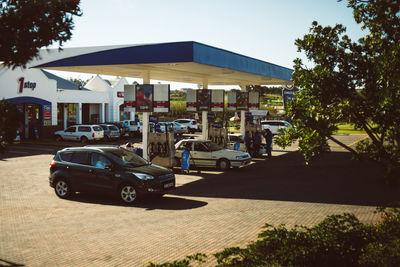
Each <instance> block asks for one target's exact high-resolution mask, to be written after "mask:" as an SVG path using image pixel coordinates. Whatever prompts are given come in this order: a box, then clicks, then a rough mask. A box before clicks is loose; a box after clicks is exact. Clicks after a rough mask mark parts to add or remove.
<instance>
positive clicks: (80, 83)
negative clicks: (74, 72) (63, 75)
mask: <svg viewBox="0 0 400 267" xmlns="http://www.w3.org/2000/svg"><path fill="white" fill-rule="evenodd" d="M69 80H70V81H71V82H73V83H74V84H76V85H78V86H79V88H84V87H85V84H86V83H87V82H88V81H89V80H82V79H79V78H72V77H71V78H69Z"/></svg>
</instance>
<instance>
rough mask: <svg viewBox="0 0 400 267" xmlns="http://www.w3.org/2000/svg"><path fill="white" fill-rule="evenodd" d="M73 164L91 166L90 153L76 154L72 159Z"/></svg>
mask: <svg viewBox="0 0 400 267" xmlns="http://www.w3.org/2000/svg"><path fill="white" fill-rule="evenodd" d="M71 162H72V163H77V164H83V165H89V153H88V152H83V151H82V152H81V151H78V152H74V154H73V155H72V158H71Z"/></svg>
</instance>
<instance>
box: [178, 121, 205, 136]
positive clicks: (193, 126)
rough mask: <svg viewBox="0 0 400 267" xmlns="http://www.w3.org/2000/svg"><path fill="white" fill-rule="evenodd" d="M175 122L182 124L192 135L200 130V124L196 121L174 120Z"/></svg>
mask: <svg viewBox="0 0 400 267" xmlns="http://www.w3.org/2000/svg"><path fill="white" fill-rule="evenodd" d="M174 122H177V123H180V124H182V125H184V126H186V127H187V128H188V131H189V132H190V133H195V132H196V131H199V130H200V127H199V123H198V122H197V121H196V120H192V119H178V120H174Z"/></svg>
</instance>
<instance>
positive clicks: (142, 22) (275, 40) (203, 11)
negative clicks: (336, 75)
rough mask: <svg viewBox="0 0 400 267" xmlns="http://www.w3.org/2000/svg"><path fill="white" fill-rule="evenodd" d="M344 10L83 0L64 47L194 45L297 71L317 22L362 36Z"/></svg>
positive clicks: (276, 0) (214, 0) (327, 1)
mask: <svg viewBox="0 0 400 267" xmlns="http://www.w3.org/2000/svg"><path fill="white" fill-rule="evenodd" d="M346 5H347V1H346V0H344V1H343V2H337V1H336V0H113V1H109V0H81V4H80V8H81V10H82V12H83V15H82V16H81V17H75V18H74V24H75V28H74V30H73V31H72V34H73V35H72V38H71V39H70V40H69V41H67V42H66V43H65V44H64V46H63V47H64V48H69V47H84V46H101V45H121V44H146V43H165V42H177V41H196V42H200V43H204V44H207V45H210V46H214V47H218V48H222V49H225V50H228V51H232V52H235V53H239V54H242V55H245V56H249V57H253V58H256V59H260V60H263V61H267V62H270V63H274V64H277V65H280V66H283V67H287V68H293V60H294V59H295V58H297V57H299V58H302V59H303V60H304V59H305V57H304V55H302V54H301V53H298V52H297V47H296V46H295V44H294V42H295V40H296V39H297V38H301V37H302V36H304V35H305V34H307V33H308V31H309V28H310V26H311V23H312V21H314V20H316V21H318V22H319V23H320V24H321V25H322V26H328V25H331V26H333V25H335V24H339V23H340V24H343V25H344V26H346V27H347V34H348V35H349V36H350V38H352V39H353V40H357V39H358V38H360V37H361V36H363V35H364V33H363V32H362V31H361V28H360V25H358V24H356V23H355V21H354V19H353V16H352V9H350V8H348V7H347V6H346ZM54 47H58V46H56V45H55V46H52V48H54ZM54 73H55V74H57V75H60V76H62V77H64V78H67V77H74V78H81V79H88V78H90V76H92V75H84V74H78V73H65V72H54ZM103 77H104V76H103ZM105 78H110V77H107V76H106V77H105ZM130 81H133V80H132V79H130ZM137 81H138V82H140V81H141V79H137ZM152 82H153V81H152ZM163 83H164V82H163ZM171 84H172V89H174V87H175V88H176V87H192V88H196V85H193V84H180V83H171Z"/></svg>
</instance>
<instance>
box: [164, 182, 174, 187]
mask: <svg viewBox="0 0 400 267" xmlns="http://www.w3.org/2000/svg"><path fill="white" fill-rule="evenodd" d="M173 186H174V183H168V184H164V188H170V187H173Z"/></svg>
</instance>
